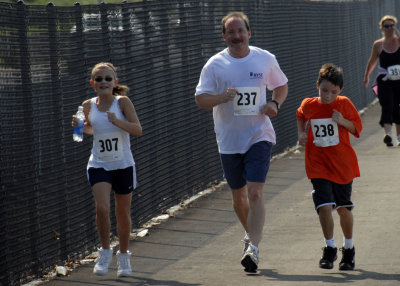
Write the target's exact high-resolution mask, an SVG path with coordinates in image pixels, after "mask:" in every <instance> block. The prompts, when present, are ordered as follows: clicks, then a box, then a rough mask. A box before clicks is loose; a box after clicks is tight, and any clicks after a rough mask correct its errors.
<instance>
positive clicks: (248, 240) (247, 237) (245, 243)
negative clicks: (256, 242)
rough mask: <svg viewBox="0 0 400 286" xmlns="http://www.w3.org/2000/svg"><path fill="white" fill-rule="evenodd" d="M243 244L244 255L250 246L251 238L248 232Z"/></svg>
mask: <svg viewBox="0 0 400 286" xmlns="http://www.w3.org/2000/svg"><path fill="white" fill-rule="evenodd" d="M242 242H243V243H244V248H243V255H244V253H245V252H246V250H247V248H248V247H249V245H250V237H249V234H248V233H247V232H246V233H245V235H244V238H243V239H242Z"/></svg>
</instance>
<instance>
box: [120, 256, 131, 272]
mask: <svg viewBox="0 0 400 286" xmlns="http://www.w3.org/2000/svg"><path fill="white" fill-rule="evenodd" d="M118 262H119V266H120V267H121V268H123V269H128V268H130V267H129V266H130V265H129V258H128V257H127V256H125V255H124V256H121V257H120V258H119V259H118Z"/></svg>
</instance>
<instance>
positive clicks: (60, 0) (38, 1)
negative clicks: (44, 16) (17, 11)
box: [1, 0, 141, 6]
mask: <svg viewBox="0 0 400 286" xmlns="http://www.w3.org/2000/svg"><path fill="white" fill-rule="evenodd" d="M23 1H24V3H25V4H26V5H47V4H48V3H49V2H52V3H53V4H54V5H56V6H73V5H74V4H75V3H76V2H79V3H80V4H81V5H96V4H100V3H101V2H104V3H114V4H115V3H122V1H123V0H104V1H103V0H52V1H51V0H23ZM139 1H141V0H139ZM1 2H6V3H16V2H18V0H1ZM128 2H138V0H128Z"/></svg>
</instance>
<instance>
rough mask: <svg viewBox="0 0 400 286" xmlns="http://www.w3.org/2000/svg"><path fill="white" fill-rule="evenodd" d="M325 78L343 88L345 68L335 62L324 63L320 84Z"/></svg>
mask: <svg viewBox="0 0 400 286" xmlns="http://www.w3.org/2000/svg"><path fill="white" fill-rule="evenodd" d="M323 80H327V81H329V82H331V83H332V84H333V85H336V86H339V87H340V88H343V70H342V68H341V67H338V66H335V65H334V64H330V63H328V64H324V65H323V66H322V67H321V69H320V70H319V75H318V81H317V82H318V85H320V84H321V82H322V81H323Z"/></svg>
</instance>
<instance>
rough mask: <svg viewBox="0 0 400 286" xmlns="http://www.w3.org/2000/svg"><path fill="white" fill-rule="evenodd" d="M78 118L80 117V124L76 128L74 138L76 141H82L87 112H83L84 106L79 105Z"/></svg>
mask: <svg viewBox="0 0 400 286" xmlns="http://www.w3.org/2000/svg"><path fill="white" fill-rule="evenodd" d="M76 118H77V119H78V126H77V127H75V128H74V135H73V136H72V138H73V139H74V141H75V142H82V140H83V124H84V123H85V113H83V106H79V107H78V111H77V112H76Z"/></svg>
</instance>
